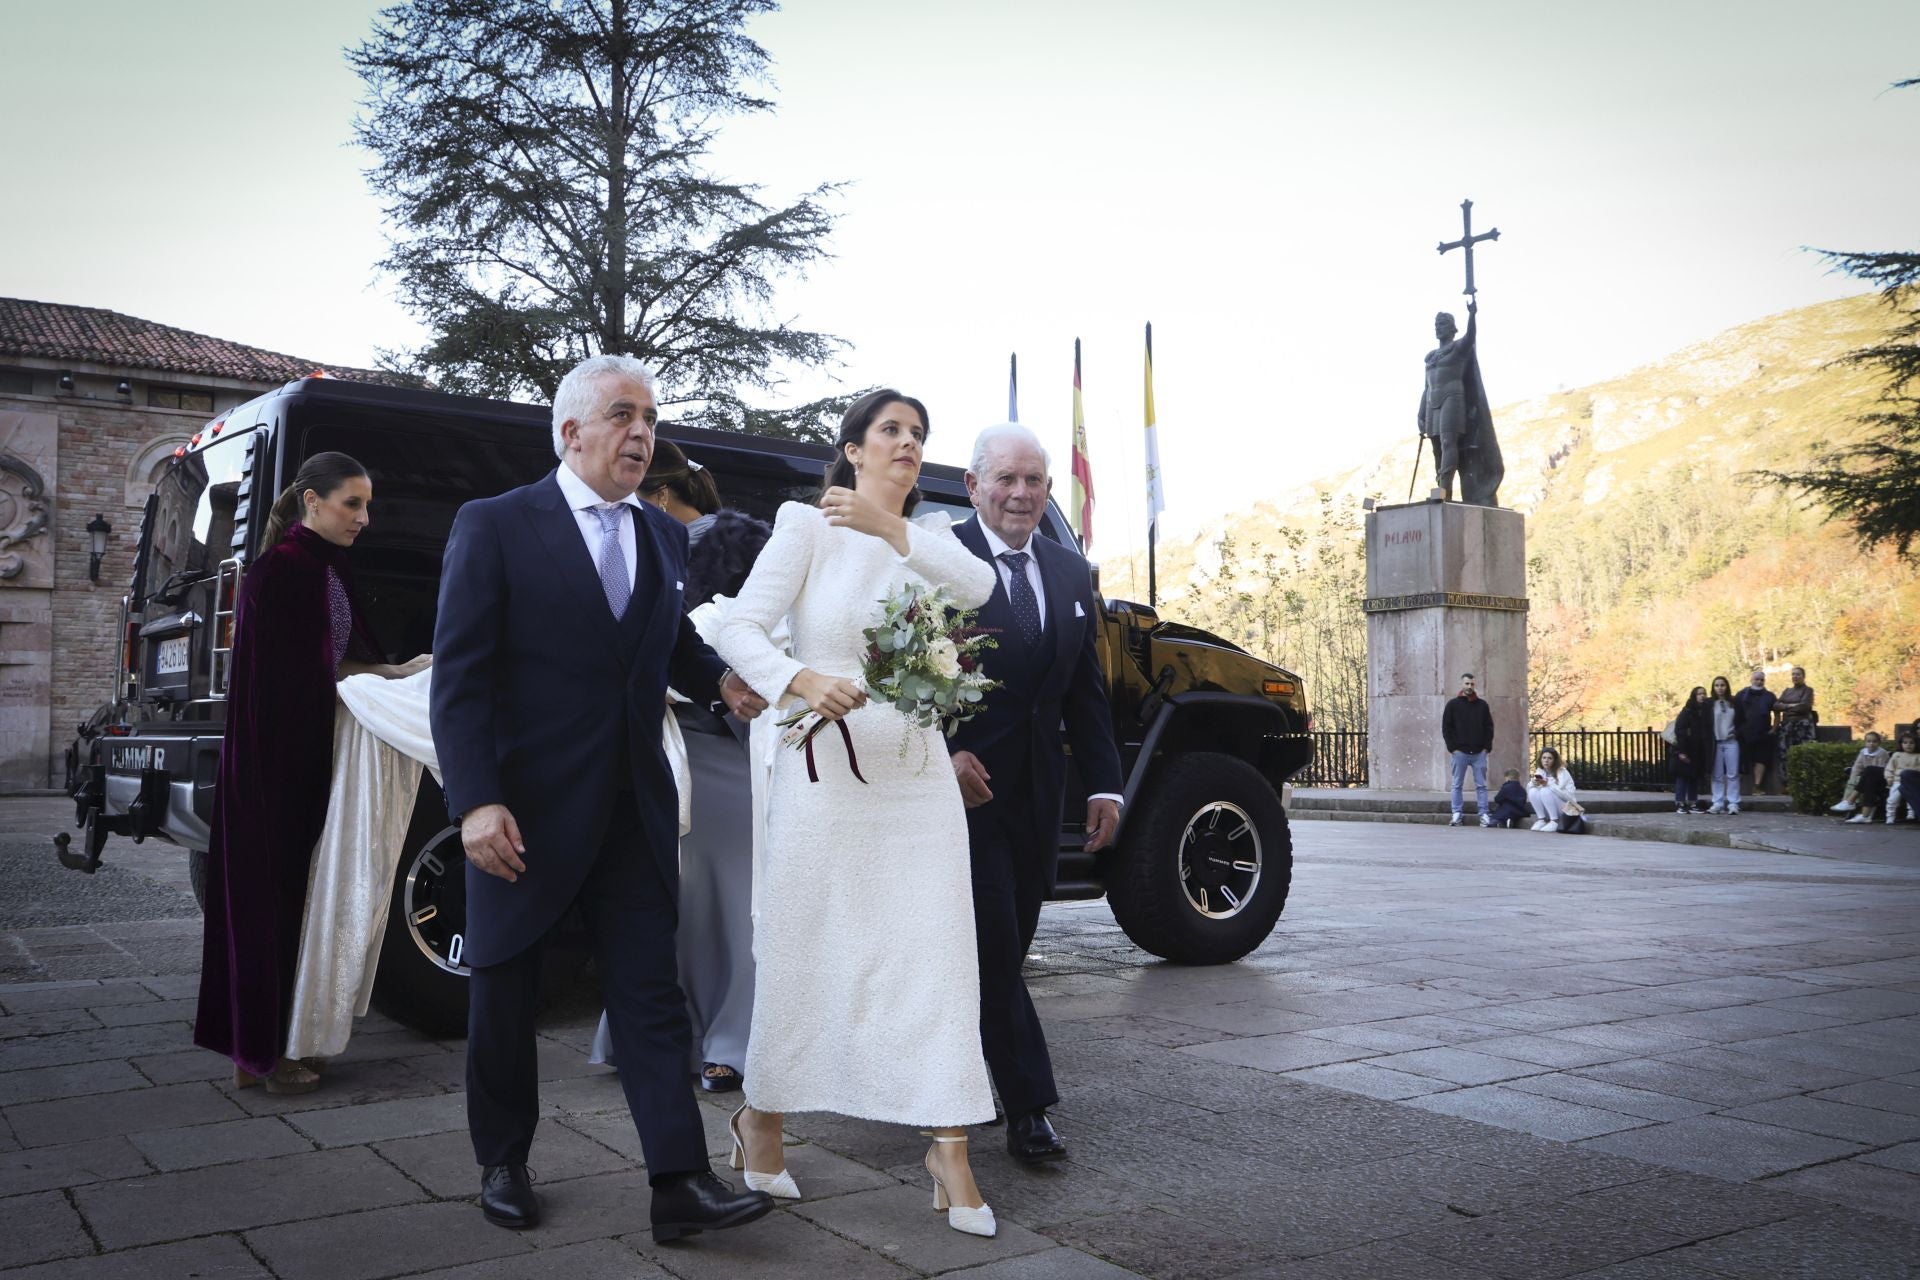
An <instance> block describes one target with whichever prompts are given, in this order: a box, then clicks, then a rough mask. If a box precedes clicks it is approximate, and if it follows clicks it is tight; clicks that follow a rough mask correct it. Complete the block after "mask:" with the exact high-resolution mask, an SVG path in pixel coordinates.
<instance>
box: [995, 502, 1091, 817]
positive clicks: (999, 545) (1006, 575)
mask: <svg viewBox="0 0 1920 1280" xmlns="http://www.w3.org/2000/svg"><path fill="white" fill-rule="evenodd" d="M980 533H981V535H982V536H984V537H985V538H986V540H987V554H988V555H990V556H992V557H993V567H994V568H995V569H998V570H999V571H1000V586H1001V588H1002V589H1003V590H1004V591H1005V592H1006V593H1007V599H1008V600H1012V599H1013V570H1012V569H1010V568H1008V567H1007V562H1006V561H1004V560H1002V559H1001V558H1000V556H1001V553H1002V552H1006V551H1024V552H1026V553H1027V585H1028V586H1030V587H1032V588H1033V601H1034V603H1035V604H1037V605H1039V606H1040V632H1041V634H1042V635H1048V634H1051V633H1052V631H1053V628H1052V627H1050V626H1048V625H1047V588H1046V584H1045V583H1043V582H1042V581H1041V580H1040V557H1039V556H1037V555H1035V554H1034V553H1033V540H1034V538H1035V537H1036V536H1037V535H1035V534H1031V533H1030V534H1028V535H1027V542H1026V545H1025V546H1022V547H1010V546H1008V545H1007V544H1006V541H1005V539H1003V538H1001V536H1000V535H999V534H997V533H995V532H994V531H993V530H992V529H989V528H988V527H987V522H986V521H985V520H982V521H981V522H980ZM1087 799H1089V800H1111V801H1113V802H1114V803H1115V804H1125V803H1126V801H1125V800H1124V799H1123V798H1122V797H1120V796H1117V795H1115V794H1113V793H1112V792H1110V791H1102V792H1098V793H1096V794H1094V795H1090V796H1088V797H1087Z"/></svg>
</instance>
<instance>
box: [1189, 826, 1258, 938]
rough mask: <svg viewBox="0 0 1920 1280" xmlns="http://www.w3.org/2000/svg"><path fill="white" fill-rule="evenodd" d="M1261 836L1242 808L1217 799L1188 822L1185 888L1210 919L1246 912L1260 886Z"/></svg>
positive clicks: (1194, 907)
mask: <svg viewBox="0 0 1920 1280" xmlns="http://www.w3.org/2000/svg"><path fill="white" fill-rule="evenodd" d="M1260 866H1261V860H1260V832H1259V831H1258V830H1257V829H1256V828H1255V827H1254V825H1253V819H1252V818H1251V817H1249V816H1248V814H1247V811H1246V810H1245V809H1242V808H1241V807H1240V806H1239V805H1237V804H1229V803H1228V802H1226V801H1225V800H1216V801H1214V802H1213V803H1212V804H1209V805H1207V806H1206V807H1204V808H1202V809H1201V810H1200V811H1199V812H1198V813H1196V814H1194V815H1193V817H1192V818H1190V819H1188V820H1187V829H1186V830H1185V831H1184V832H1182V833H1181V836H1180V887H1181V888H1182V889H1183V890H1185V891H1186V895H1187V902H1188V904H1189V905H1190V906H1192V907H1193V909H1194V910H1195V911H1197V912H1199V913H1200V914H1201V915H1203V916H1205V917H1207V919H1209V920H1228V919H1231V918H1232V917H1234V916H1237V915H1239V914H1240V912H1241V911H1243V910H1245V909H1246V905H1247V904H1248V903H1249V902H1252V901H1253V894H1254V890H1255V889H1257V888H1258V887H1259V885H1260Z"/></svg>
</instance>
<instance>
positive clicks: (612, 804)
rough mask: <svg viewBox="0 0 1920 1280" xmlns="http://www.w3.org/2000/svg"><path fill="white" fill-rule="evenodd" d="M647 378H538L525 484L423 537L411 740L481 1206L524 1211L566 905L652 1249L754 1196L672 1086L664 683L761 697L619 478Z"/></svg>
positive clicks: (638, 373) (647, 434) (621, 371)
mask: <svg viewBox="0 0 1920 1280" xmlns="http://www.w3.org/2000/svg"><path fill="white" fill-rule="evenodd" d="M658 416H659V411H658V409H657V408H656V407H655V404H654V398H653V388H652V382H651V379H650V378H649V377H648V375H647V371H646V369H645V367H644V366H642V365H641V364H640V362H639V361H637V360H634V359H632V358H631V357H628V356H597V357H595V358H594V359H591V360H588V361H585V362H584V363H582V364H581V365H579V366H578V367H577V368H575V369H574V370H573V371H572V372H571V373H569V374H568V375H567V376H566V378H565V379H563V380H562V381H561V383H560V387H559V390H558V391H557V392H556V394H555V395H554V403H553V443H554V452H555V453H556V454H557V455H559V458H560V463H561V465H560V466H559V467H558V468H557V469H556V470H555V471H554V472H553V473H552V474H551V475H549V476H547V477H546V478H545V479H543V480H540V481H538V482H536V483H534V484H530V485H527V486H526V487H524V488H521V489H515V490H513V491H512V492H510V493H504V494H501V495H500V496H499V497H495V498H485V499H481V500H479V501H475V502H469V503H467V504H466V505H465V506H463V507H462V508H461V509H460V513H459V515H458V517H457V518H456V519H455V520H454V524H453V532H452V533H451V534H450V535H449V536H448V538H447V549H446V558H445V564H444V567H443V570H442V576H441V580H440V611H439V616H438V618H437V620H436V622H435V626H434V644H433V651H434V665H433V692H432V721H433V742H434V749H435V751H437V752H438V753H439V757H440V768H441V773H442V774H443V776H444V778H445V782H446V794H447V808H448V810H449V812H451V813H452V814H453V815H454V818H455V820H456V821H458V822H459V823H460V838H461V842H462V844H463V845H464V846H465V848H466V854H467V860H468V866H467V931H466V934H465V959H466V961H467V963H468V964H469V965H470V966H471V967H472V979H471V983H470V1002H471V1004H470V1012H469V1015H468V1031H467V1122H468V1128H469V1129H470V1130H471V1132H472V1136H473V1147H474V1155H475V1158H476V1159H477V1160H478V1161H479V1163H480V1165H481V1168H482V1174H481V1193H480V1205H481V1209H482V1211H483V1212H484V1213H485V1215H486V1217H487V1220H488V1221H490V1222H493V1223H495V1224H497V1225H499V1226H503V1227H514V1228H521V1227H530V1226H533V1225H534V1224H535V1222H537V1221H538V1219H539V1205H538V1202H537V1201H536V1200H535V1199H534V1195H533V1191H532V1188H531V1185H530V1181H529V1178H528V1176H527V1151H528V1148H529V1147H530V1145H531V1144H532V1142H533V1131H534V1126H535V1124H536V1122H537V1120H538V1116H539V1106H540V1100H539V1084H538V1080H539V1073H538V1066H539V1064H538V1061H537V1059H536V1056H535V1051H534V1049H535V1045H534V1013H535V1007H536V995H537V991H538V986H539V972H540V955H541V952H542V951H543V950H544V949H545V943H546V941H547V938H548V936H549V934H550V933H551V932H552V930H553V928H554V926H555V925H556V924H557V923H558V922H559V920H560V918H561V916H562V915H563V914H565V912H566V911H567V909H568V908H569V907H571V906H572V905H573V904H575V903H576V902H577V903H578V904H579V905H580V907H581V909H582V911H583V912H584V914H585V916H586V920H587V924H588V926H589V928H590V929H591V931H592V934H593V943H594V955H595V959H596V961H597V964H598V968H599V973H600V980H601V984H602V988H603V990H604V994H605V997H606V1003H607V1020H608V1024H609V1026H610V1028H611V1030H612V1034H613V1043H614V1052H615V1058H616V1060H617V1061H618V1062H619V1064H620V1082H621V1085H622V1087H623V1088H624V1089H625V1091H626V1095H627V1105H628V1108H629V1109H630V1110H631V1111H632V1113H633V1120H634V1126H635V1128H637V1129H638V1130H639V1133H640V1142H641V1146H642V1148H643V1150H644V1151H645V1154H646V1162H647V1172H648V1174H649V1178H650V1181H651V1183H652V1185H653V1203H652V1221H653V1234H654V1238H655V1239H656V1240H672V1239H677V1238H679V1237H680V1236H683V1235H689V1234H692V1233H694V1232H696V1231H700V1230H704V1229H709V1228H718V1227H730V1226H735V1225H738V1224H740V1223H743V1222H750V1221H752V1220H753V1219H754V1218H757V1217H760V1216H761V1215H762V1214H764V1213H766V1212H767V1211H768V1210H769V1209H770V1208H772V1200H771V1199H770V1198H769V1197H768V1196H766V1195H765V1194H764V1193H762V1192H758V1191H735V1190H734V1189H733V1188H732V1187H731V1186H729V1185H728V1184H726V1183H724V1182H722V1181H721V1180H720V1179H719V1178H717V1177H715V1176H714V1175H713V1172H712V1170H711V1169H710V1168H709V1166H708V1163H707V1140H706V1135H705V1131H704V1129H703V1127H702V1125H701V1122H700V1113H699V1108H698V1106H697V1105H696V1103H695V1102H694V1099H693V1094H692V1091H691V1088H690V1086H689V1082H688V1079H687V1062H688V1060H689V1057H690V1054H691V1049H690V1047H689V1046H690V1031H689V1028H688V1023H687V1006H686V999H685V997H684V996H683V995H682V993H681V990H680V985H679V977H678V972H677V970H676V967H675V961H674V925H675V918H676V908H675V903H676V901H677V895H678V891H679V863H678V839H677V837H678V803H677V798H676V795H675V791H674V783H673V778H672V775H671V774H670V772H669V771H668V767H667V762H666V756H665V754H664V752H663V751H662V748H661V727H662V722H663V716H664V713H665V708H666V694H667V685H668V683H669V682H671V683H672V684H673V686H674V687H675V688H676V689H679V690H681V691H682V692H684V693H686V694H688V695H689V696H692V697H695V698H699V699H702V700H706V699H711V700H714V701H719V702H724V703H725V704H726V705H727V707H728V708H729V709H730V710H732V711H734V712H736V713H737V714H739V715H741V716H742V717H743V718H751V717H752V716H754V715H756V714H758V713H759V711H760V710H761V709H763V708H764V707H765V706H766V704H765V703H764V702H762V701H761V700H760V699H759V698H758V697H756V696H755V695H754V694H753V693H752V691H751V690H749V689H748V688H747V686H746V684H745V683H744V682H742V681H741V680H740V679H739V678H738V677H736V676H734V675H732V674H731V673H730V672H728V671H727V670H726V666H725V664H724V663H723V662H721V661H720V659H719V658H718V657H717V656H716V655H715V654H714V652H713V651H712V650H711V649H709V648H708V647H707V646H706V645H704V644H702V643H701V642H700V639H699V636H698V635H697V634H696V633H695V632H694V630H693V628H692V626H691V625H690V624H689V623H687V622H686V620H685V619H684V618H683V617H682V615H681V609H680V597H681V593H682V590H683V583H684V581H685V579H686V564H687V535H686V531H685V529H684V528H683V527H682V526H681V525H680V523H679V522H678V521H676V520H673V519H672V518H670V517H668V516H666V515H664V514H662V513H661V512H660V511H658V510H656V509H655V508H653V507H652V506H649V505H648V504H646V503H643V502H641V501H639V500H638V499H637V498H636V497H635V496H634V491H635V490H636V489H637V488H638V487H639V485H640V481H641V478H642V477H644V476H645V475H646V471H647V464H648V462H649V461H651V459H652V456H653V430H654V423H655V420H656V419H657V418H658Z"/></svg>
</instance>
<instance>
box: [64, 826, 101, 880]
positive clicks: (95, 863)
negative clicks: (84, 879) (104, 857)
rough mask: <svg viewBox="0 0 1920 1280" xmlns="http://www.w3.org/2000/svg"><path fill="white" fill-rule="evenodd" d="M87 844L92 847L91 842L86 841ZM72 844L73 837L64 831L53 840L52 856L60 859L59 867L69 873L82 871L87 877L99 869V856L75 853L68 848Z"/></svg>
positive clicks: (92, 853)
mask: <svg viewBox="0 0 1920 1280" xmlns="http://www.w3.org/2000/svg"><path fill="white" fill-rule="evenodd" d="M88 834H89V835H91V834H92V833H91V832H89V833H88ZM87 843H88V845H92V843H93V841H92V840H88V841H87ZM72 844H73V837H72V836H70V835H68V834H67V833H66V832H64V831H62V832H61V833H60V834H58V835H56V836H55V837H54V838H53V856H54V857H56V858H58V859H60V865H61V866H63V867H66V868H67V869H68V870H70V871H84V872H86V873H87V874H88V875H92V874H93V873H94V872H96V871H98V870H99V869H100V855H99V854H98V853H97V852H91V853H75V852H74V851H73V849H72V848H71V847H70V846H71V845H72Z"/></svg>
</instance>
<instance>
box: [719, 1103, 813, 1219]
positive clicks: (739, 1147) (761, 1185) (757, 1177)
mask: <svg viewBox="0 0 1920 1280" xmlns="http://www.w3.org/2000/svg"><path fill="white" fill-rule="evenodd" d="M746 1109H747V1104H746V1103H744V1102H743V1103H741V1104H740V1110H739V1111H736V1112H734V1113H733V1115H732V1116H731V1117H730V1118H729V1119H728V1120H727V1130H728V1132H730V1133H732V1134H733V1152H732V1154H730V1155H729V1156H728V1157H727V1165H728V1166H729V1167H730V1168H734V1169H738V1170H740V1172H741V1174H742V1175H743V1176H744V1177H745V1178H746V1180H747V1189H748V1190H750V1191H764V1192H766V1193H767V1194H768V1195H770V1196H772V1197H773V1198H774V1199H776V1200H798V1199H799V1198H800V1184H798V1183H797V1182H795V1181H794V1180H793V1174H792V1173H790V1172H788V1171H787V1170H785V1169H782V1170H781V1171H780V1172H778V1173H755V1172H754V1171H753V1170H751V1169H749V1168H747V1144H746V1143H744V1142H742V1141H741V1140H740V1114H741V1112H743V1111H745V1110H746Z"/></svg>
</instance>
